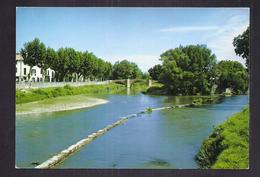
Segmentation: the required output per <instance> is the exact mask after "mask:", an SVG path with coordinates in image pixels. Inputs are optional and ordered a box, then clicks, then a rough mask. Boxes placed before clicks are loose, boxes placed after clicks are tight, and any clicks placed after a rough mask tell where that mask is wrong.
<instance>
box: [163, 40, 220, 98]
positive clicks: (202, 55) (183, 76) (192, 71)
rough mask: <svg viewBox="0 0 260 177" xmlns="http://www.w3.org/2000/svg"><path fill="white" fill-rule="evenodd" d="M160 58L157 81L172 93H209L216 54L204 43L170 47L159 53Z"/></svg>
mask: <svg viewBox="0 0 260 177" xmlns="http://www.w3.org/2000/svg"><path fill="white" fill-rule="evenodd" d="M161 60H162V61H163V65H162V71H161V74H160V75H159V81H160V82H162V83H164V84H165V85H166V86H167V87H168V88H169V89H170V92H171V93H172V94H184V95H194V94H197V93H200V94H209V92H210V90H211V87H212V83H211V76H212V73H211V72H212V68H213V67H214V65H215V64H216V56H215V55H214V54H212V53H211V50H210V49H208V48H207V47H206V46H205V45H188V46H186V47H183V46H180V47H178V48H175V49H170V50H168V51H166V52H164V53H163V54H162V55H161Z"/></svg>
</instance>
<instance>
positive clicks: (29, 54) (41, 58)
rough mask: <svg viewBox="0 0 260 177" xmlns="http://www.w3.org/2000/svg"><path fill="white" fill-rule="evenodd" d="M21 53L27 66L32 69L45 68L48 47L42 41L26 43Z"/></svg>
mask: <svg viewBox="0 0 260 177" xmlns="http://www.w3.org/2000/svg"><path fill="white" fill-rule="evenodd" d="M20 53H21V55H22V57H23V59H24V63H25V64H27V65H29V66H31V67H32V66H39V67H41V68H43V67H44V65H45V59H46V47H45V45H44V43H42V42H41V41H40V39H38V38H35V39H34V40H33V41H30V42H26V43H25V44H24V48H22V49H21V51H20Z"/></svg>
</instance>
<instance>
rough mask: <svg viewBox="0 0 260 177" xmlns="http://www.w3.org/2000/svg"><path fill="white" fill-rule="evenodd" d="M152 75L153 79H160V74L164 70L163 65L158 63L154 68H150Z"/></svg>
mask: <svg viewBox="0 0 260 177" xmlns="http://www.w3.org/2000/svg"><path fill="white" fill-rule="evenodd" d="M148 72H149V74H150V76H151V77H152V79H153V80H158V79H159V75H160V74H161V72H162V65H160V64H158V65H155V66H153V67H152V68H150V69H149V70H148Z"/></svg>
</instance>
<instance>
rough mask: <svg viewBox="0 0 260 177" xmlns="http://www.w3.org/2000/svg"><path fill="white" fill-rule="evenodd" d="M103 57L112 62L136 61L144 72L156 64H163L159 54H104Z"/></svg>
mask: <svg viewBox="0 0 260 177" xmlns="http://www.w3.org/2000/svg"><path fill="white" fill-rule="evenodd" d="M101 58H104V59H105V60H107V61H110V62H111V63H112V64H114V63H115V62H116V61H122V60H128V61H131V62H134V63H136V64H137V65H138V67H139V68H140V69H141V70H142V72H147V71H148V69H150V68H151V67H153V66H154V65H156V64H161V61H160V60H159V58H160V56H159V55H158V56H157V55H133V56H104V57H101Z"/></svg>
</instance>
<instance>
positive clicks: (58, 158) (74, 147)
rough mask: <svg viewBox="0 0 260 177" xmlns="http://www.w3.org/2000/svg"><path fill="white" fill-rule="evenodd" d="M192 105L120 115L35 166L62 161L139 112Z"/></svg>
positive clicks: (48, 165)
mask: <svg viewBox="0 0 260 177" xmlns="http://www.w3.org/2000/svg"><path fill="white" fill-rule="evenodd" d="M193 105H194V104H183V105H175V106H168V107H161V108H149V109H146V110H144V111H141V112H139V113H136V114H131V115H128V116H125V117H122V118H120V119H119V120H117V121H116V122H114V123H112V124H110V125H107V126H106V127H104V128H103V129H100V130H98V131H97V132H94V133H92V134H90V135H88V136H87V137H86V138H84V139H82V140H80V141H78V142H77V143H76V144H73V145H71V146H69V147H68V148H67V149H65V150H63V151H61V152H59V153H58V154H57V155H55V156H53V157H51V158H50V159H48V160H47V161H45V162H43V163H42V164H40V165H38V166H36V167H35V168H38V169H46V168H52V167H54V166H55V165H57V164H58V163H60V162H62V161H64V160H65V159H66V158H67V157H68V156H70V155H72V154H73V153H74V152H76V151H77V150H79V149H81V148H82V147H83V146H85V145H87V144H89V143H90V142H92V141H93V140H94V139H95V138H97V137H99V136H101V135H103V134H105V133H106V132H108V131H109V130H111V129H112V128H114V127H116V126H118V125H121V124H123V123H125V122H126V121H128V120H129V119H131V118H134V117H138V116H139V115H141V114H144V113H148V112H151V111H158V110H163V109H172V108H181V107H189V106H193Z"/></svg>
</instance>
